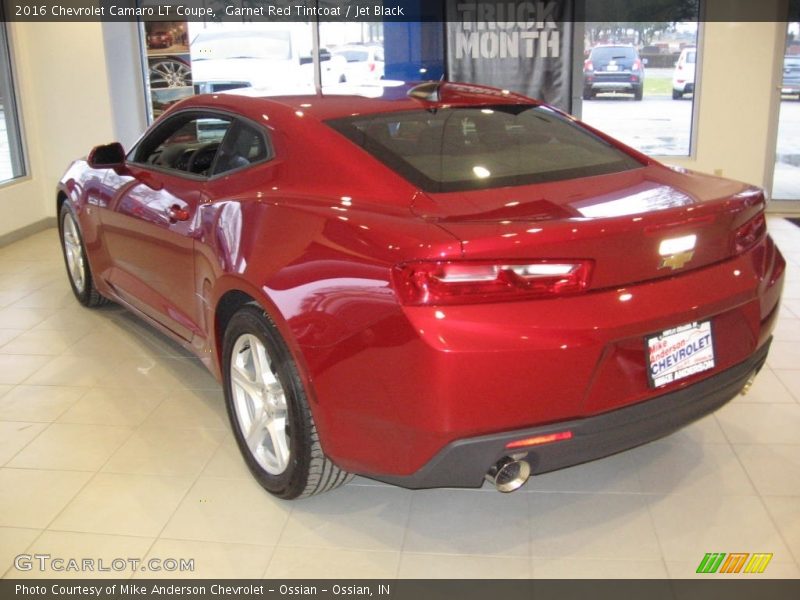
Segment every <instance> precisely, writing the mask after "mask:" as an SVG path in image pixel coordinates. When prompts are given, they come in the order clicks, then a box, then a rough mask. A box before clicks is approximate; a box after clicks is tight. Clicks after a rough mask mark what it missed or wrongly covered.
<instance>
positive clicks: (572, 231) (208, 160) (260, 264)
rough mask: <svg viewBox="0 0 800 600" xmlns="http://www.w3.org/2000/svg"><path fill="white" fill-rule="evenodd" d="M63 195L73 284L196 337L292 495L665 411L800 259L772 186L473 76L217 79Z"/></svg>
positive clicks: (276, 477) (754, 361)
mask: <svg viewBox="0 0 800 600" xmlns="http://www.w3.org/2000/svg"><path fill="white" fill-rule="evenodd" d="M57 203H58V214H59V224H60V232H61V240H62V242H63V250H64V256H65V259H66V265H67V271H68V274H69V279H70V282H71V284H72V288H73V290H74V292H75V295H76V297H77V299H78V301H79V302H81V303H82V304H83V305H84V306H88V307H91V306H97V305H99V304H102V303H103V302H105V301H106V300H113V301H114V302H117V303H119V304H121V305H123V306H125V307H126V308H128V309H130V310H131V311H133V312H134V313H136V314H137V315H139V316H140V317H142V318H143V319H144V320H146V321H147V322H148V323H150V324H151V325H153V326H154V327H156V328H158V329H159V330H160V331H162V332H163V333H165V334H167V335H168V336H170V337H172V338H174V339H175V340H177V341H178V342H180V343H181V344H183V345H184V346H185V347H186V348H189V349H190V350H192V351H193V352H195V353H196V354H197V355H198V356H199V357H200V359H201V360H202V361H203V362H204V363H205V365H206V366H207V367H208V368H209V369H210V370H211V371H212V372H213V373H214V374H215V375H217V376H218V377H219V379H220V380H221V381H222V383H223V387H224V392H225V400H226V403H227V408H228V413H229V415H230V421H231V424H232V427H233V432H234V435H235V437H236V440H237V442H238V445H239V447H240V448H241V451H242V454H243V456H244V460H245V461H246V462H247V464H248V466H249V468H250V469H251V471H252V472H253V474H254V476H255V477H256V478H257V479H258V481H259V482H260V483H261V484H262V485H263V486H264V487H265V488H266V489H267V490H268V491H270V492H271V493H273V494H275V495H277V496H280V497H282V498H295V497H299V496H306V495H310V494H314V493H318V492H322V491H325V490H329V489H331V488H334V487H336V486H338V485H340V484H342V483H344V482H346V481H347V480H348V478H349V477H350V474H354V473H357V474H360V475H364V476H367V477H371V478H374V479H378V480H381V481H385V482H390V483H393V484H397V485H401V486H405V487H409V488H427V487H438V486H461V487H477V486H480V485H481V484H482V482H483V480H484V478H485V477H487V478H489V479H490V480H491V481H493V482H494V484H495V485H496V487H497V488H498V489H499V490H501V491H510V490H513V489H516V488H517V487H519V486H520V485H522V484H523V483H524V482H525V480H526V479H527V478H528V476H529V475H530V474H531V473H534V474H536V473H542V472H545V471H550V470H553V469H558V468H561V467H565V466H568V465H574V464H577V463H580V462H584V461H587V460H591V459H595V458H598V457H602V456H606V455H609V454H612V453H615V452H619V451H621V450H625V449H627V448H631V447H634V446H637V445H639V444H642V443H645V442H648V441H650V440H653V439H656V438H658V437H660V436H663V435H666V434H669V433H671V432H673V431H675V430H676V429H678V428H680V427H682V426H684V425H686V424H687V423H689V422H691V421H693V420H695V419H698V418H699V417H702V416H704V415H706V414H708V413H710V412H712V411H713V410H715V409H717V408H718V407H720V406H721V405H723V404H725V403H726V402H727V401H729V400H730V399H731V398H732V397H733V396H735V395H736V394H738V393H739V392H740V391H742V390H743V389H744V388H746V387H747V386H748V384H749V382H750V381H751V380H752V378H753V376H754V375H755V374H756V373H757V372H758V370H759V369H760V368H761V367H762V365H763V364H764V361H765V359H766V356H767V351H768V349H769V344H770V339H771V332H772V329H773V326H774V323H775V319H776V315H777V312H778V304H779V298H780V294H781V289H782V285H783V273H784V266H785V262H784V260H783V257H782V256H781V254H780V252H779V251H778V249H777V248H776V246H775V244H774V243H773V242H772V240H771V239H770V237H769V236H768V235H767V232H766V223H765V218H764V206H765V199H764V195H763V193H762V191H761V190H760V189H757V188H754V187H751V186H749V185H745V184H742V183H737V182H734V181H729V180H726V179H720V178H717V177H710V176H707V175H701V174H698V173H692V172H688V171H685V170H682V169H676V168H670V167H666V166H664V165H662V164H659V163H658V162H656V161H655V160H653V159H651V158H648V157H647V156H644V155H642V154H640V153H639V152H637V151H635V150H633V149H631V148H628V147H626V146H624V145H622V144H620V143H619V142H617V141H615V140H613V139H611V138H609V137H608V136H606V135H604V134H602V133H600V132H599V131H596V130H594V129H592V128H591V127H588V126H587V125H584V124H582V123H580V122H579V121H577V120H575V119H573V118H572V117H570V116H569V115H567V114H564V113H563V112H561V111H559V110H557V109H554V108H552V107H550V106H547V105H545V104H542V103H540V102H537V101H534V100H531V99H529V98H526V97H523V96H519V95H515V94H513V93H509V92H507V91H502V90H497V89H493V88H488V87H481V86H475V85H462V84H454V83H439V84H431V83H428V84H420V85H417V86H413V87H411V86H403V87H395V88H391V87H386V88H385V89H384V90H383V91H382V92H381V95H380V96H378V97H373V98H364V97H359V96H355V95H350V96H336V95H312V96H303V97H272V98H267V97H257V95H256V94H255V93H254V92H252V91H250V92H249V93H248V92H243V93H242V94H241V95H237V94H221V95H205V96H196V97H193V98H190V99H187V100H185V101H183V102H181V103H179V104H177V105H175V106H174V107H172V108H171V109H170V110H169V111H167V112H166V113H165V114H164V115H163V116H162V117H161V118H160V119H158V121H157V122H156V123H155V124H154V125H153V126H152V127H151V128H150V130H149V131H147V132H146V133H145V134H144V135H143V136H142V138H141V139H140V140H139V141H138V142H137V143H136V145H135V146H134V147H133V149H132V150H131V151H130V152H129V153H128V154H127V155H126V154H125V153H124V151H123V149H122V147H121V146H120V145H119V144H109V145H106V146H98V147H97V148H95V149H94V150H92V152H91V154H89V157H88V158H87V159H85V160H79V161H77V162H75V163H74V164H73V165H72V166H71V167H70V168H69V170H68V171H67V173H66V174H65V175H64V177H63V179H62V180H61V182H60V184H59V186H58V195H57Z"/></svg>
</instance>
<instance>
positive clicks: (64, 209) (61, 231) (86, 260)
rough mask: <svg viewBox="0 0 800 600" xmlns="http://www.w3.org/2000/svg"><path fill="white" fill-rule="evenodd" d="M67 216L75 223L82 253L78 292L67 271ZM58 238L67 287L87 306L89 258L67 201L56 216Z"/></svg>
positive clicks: (73, 211) (89, 298) (88, 297)
mask: <svg viewBox="0 0 800 600" xmlns="http://www.w3.org/2000/svg"><path fill="white" fill-rule="evenodd" d="M67 216H69V218H71V219H72V220H73V222H74V223H75V231H76V232H77V234H78V242H79V243H80V245H81V252H82V253H83V291H78V288H77V287H76V286H75V282H74V281H73V280H72V273H71V272H70V270H69V261H68V260H67V249H66V247H65V246H64V219H65V218H66V217H67ZM58 237H59V240H60V242H61V254H62V256H63V257H64V267H66V269H67V279H69V286H70V287H71V288H72V293H73V294H75V298H76V299H77V300H78V302H80V303H81V304H82V305H84V306H88V305H89V301H90V300H91V291H92V285H93V282H92V273H91V269H90V268H89V256H88V255H87V254H86V246H85V245H84V243H83V234H82V233H81V226H80V221H78V216H77V215H76V214H75V209H73V208H72V205H71V204H70V203H69V201H68V200H67V201H65V202H64V203H63V204H62V205H61V211H60V212H59V215H58Z"/></svg>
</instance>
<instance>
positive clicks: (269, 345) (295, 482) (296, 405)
mask: <svg viewBox="0 0 800 600" xmlns="http://www.w3.org/2000/svg"><path fill="white" fill-rule="evenodd" d="M244 334H251V335H254V336H256V337H257V338H258V339H259V340H261V342H262V343H263V344H264V347H265V348H266V350H267V352H268V354H269V356H270V357H271V359H272V361H273V366H274V368H275V375H276V376H277V378H278V380H279V381H280V383H281V385H282V386H283V389H284V394H285V397H286V406H287V412H288V415H287V419H288V423H289V431H290V436H289V465H288V466H287V467H286V470H285V471H284V472H283V473H281V474H279V475H273V474H271V473H269V472H267V471H266V470H265V469H264V468H263V467H262V466H261V465H260V464H259V463H258V461H257V460H256V459H255V457H254V456H253V455H252V453H251V452H250V449H249V448H248V446H247V443H246V442H245V437H244V434H243V432H242V430H241V427H240V425H239V420H238V418H237V417H236V409H235V407H234V401H233V387H232V384H231V376H230V369H231V362H232V352H233V348H234V345H235V344H236V340H237V339H238V338H239V337H240V336H242V335H244ZM222 381H223V388H224V392H225V406H226V408H227V411H228V419H229V420H230V423H231V428H232V429H233V435H234V438H235V439H236V444H237V445H238V446H239V450H240V452H241V454H242V456H243V458H244V461H245V463H246V464H247V467H248V468H249V469H250V472H251V473H252V474H253V476H254V477H255V478H256V480H257V481H258V482H259V483H260V484H261V485H262V486H263V487H264V488H265V489H266V490H267V491H269V492H270V493H272V494H274V495H275V496H278V497H280V498H285V499H291V498H296V497H297V496H299V495H300V494H301V493H302V492H303V491H304V489H305V487H306V483H307V480H308V471H309V462H310V453H311V449H310V448H311V441H310V424H309V418H308V408H307V404H306V400H305V397H306V395H305V391H304V390H303V386H302V383H301V382H300V377H299V375H298V372H297V367H296V365H295V363H294V360H293V359H292V357H291V355H290V353H289V351H288V349H287V347H286V344H285V343H284V342H283V340H282V339H281V337H280V335H279V334H278V332H277V330H276V328H275V326H274V324H273V323H272V322H271V321H270V320H269V318H268V317H267V316H266V313H264V311H263V310H261V309H260V308H256V307H255V306H252V305H248V306H246V307H244V308H242V309H241V310H239V311H238V312H237V313H236V314H235V315H234V316H233V317H232V318H231V320H230V322H229V323H228V327H227V328H226V330H225V335H224V339H223V361H222Z"/></svg>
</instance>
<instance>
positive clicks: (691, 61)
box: [686, 50, 697, 65]
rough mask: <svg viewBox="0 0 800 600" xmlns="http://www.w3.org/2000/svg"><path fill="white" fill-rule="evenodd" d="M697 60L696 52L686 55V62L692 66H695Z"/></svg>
mask: <svg viewBox="0 0 800 600" xmlns="http://www.w3.org/2000/svg"><path fill="white" fill-rule="evenodd" d="M696 59H697V52H696V51H694V50H693V51H691V52H687V53H686V62H687V63H689V64H690V65H693V64H694V62H695V60H696Z"/></svg>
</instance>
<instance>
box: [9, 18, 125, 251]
mask: <svg viewBox="0 0 800 600" xmlns="http://www.w3.org/2000/svg"><path fill="white" fill-rule="evenodd" d="M8 29H9V35H10V38H11V50H12V55H13V61H14V65H13V67H14V74H15V78H16V81H17V95H18V99H19V111H20V119H21V121H22V123H23V129H24V133H23V136H24V145H25V147H26V148H27V162H28V174H29V176H28V177H27V178H25V179H22V180H19V181H14V182H11V183H8V184H6V185H4V186H2V187H0V214H2V218H0V237H1V236H3V235H5V234H8V233H11V232H14V231H16V230H18V229H21V228H23V227H26V226H29V225H33V224H35V223H38V222H40V221H42V220H43V219H46V218H47V217H53V216H55V186H56V182H57V181H58V179H59V177H60V176H61V175H62V174H63V172H64V170H65V169H66V167H67V165H68V164H69V162H70V161H71V160H73V159H75V158H78V157H81V156H85V155H86V154H87V153H88V151H89V150H90V149H91V147H92V146H94V145H96V144H99V143H103V142H109V141H113V140H114V139H115V133H116V132H115V127H114V116H115V115H114V113H115V111H114V105H113V104H112V100H111V98H112V96H111V93H110V86H109V77H108V71H107V67H108V65H107V62H106V53H105V51H104V43H103V27H102V25H101V24H100V23H69V24H63V23H62V24H57V23H21V22H20V23H9V24H8ZM134 116H135V115H134Z"/></svg>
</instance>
